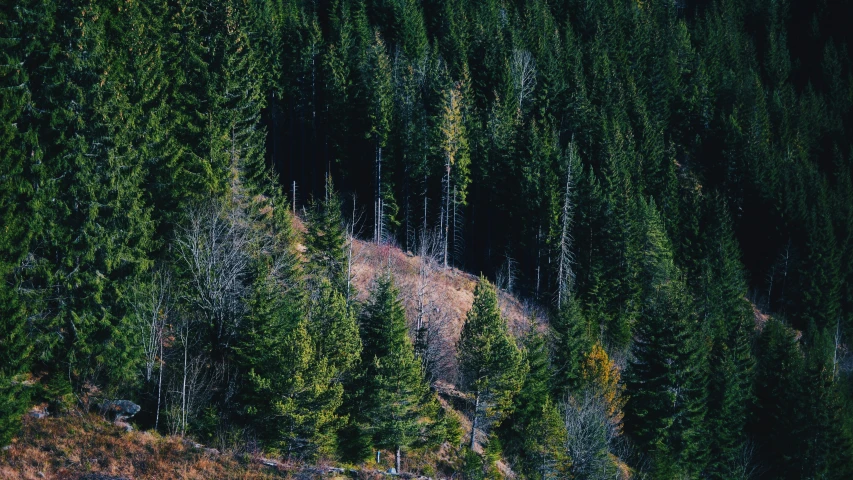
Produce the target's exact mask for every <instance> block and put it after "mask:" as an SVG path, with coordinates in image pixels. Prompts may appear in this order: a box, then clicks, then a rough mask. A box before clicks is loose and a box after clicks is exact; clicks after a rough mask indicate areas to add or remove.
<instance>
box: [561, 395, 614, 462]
mask: <svg viewBox="0 0 853 480" xmlns="http://www.w3.org/2000/svg"><path fill="white" fill-rule="evenodd" d="M563 418H564V422H565V426H566V432H567V433H568V437H567V441H566V452H567V453H568V454H569V456H570V458H571V459H572V471H573V472H574V473H575V475H576V476H577V477H578V478H588V479H612V478H619V477H618V475H619V470H618V469H617V466H616V465H615V463H614V461H613V460H612V458H611V456H610V453H611V452H612V450H613V449H614V447H615V446H616V441H617V439H618V437H619V425H618V424H617V423H616V422H614V421H613V419H612V417H611V415H610V414H609V413H608V406H607V402H606V401H605V400H604V398H603V397H602V396H601V395H599V394H597V392H595V391H594V390H593V389H587V390H584V391H582V392H580V393H578V394H576V395H570V396H569V397H568V398H567V399H566V401H565V402H563Z"/></svg>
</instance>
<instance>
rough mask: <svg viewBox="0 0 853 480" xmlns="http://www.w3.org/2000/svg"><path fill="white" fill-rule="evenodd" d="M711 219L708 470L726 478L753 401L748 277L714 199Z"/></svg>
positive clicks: (706, 305)
mask: <svg viewBox="0 0 853 480" xmlns="http://www.w3.org/2000/svg"><path fill="white" fill-rule="evenodd" d="M713 207H714V211H713V212H712V220H711V221H710V222H708V223H709V224H710V225H715V227H713V228H712V229H711V231H710V232H708V235H707V237H706V238H707V240H706V241H707V247H706V250H707V252H708V253H707V254H706V255H707V258H706V259H705V261H704V265H705V267H704V268H705V273H704V275H703V276H702V279H701V283H702V288H703V295H702V296H701V297H700V302H699V305H698V306H699V308H700V313H701V315H702V316H703V317H704V323H705V328H706V330H707V331H708V335H709V337H710V339H711V341H712V342H713V344H712V346H711V350H710V352H709V359H708V360H709V379H710V382H709V390H708V419H707V421H708V430H709V433H710V435H711V437H712V438H713V439H714V440H713V441H711V442H710V443H709V446H710V452H709V453H710V462H711V464H710V465H709V467H710V470H711V471H712V472H714V473H713V474H714V475H719V476H720V477H721V478H727V477H728V476H730V475H734V474H735V473H734V472H732V471H731V470H730V467H731V465H733V464H735V459H736V457H737V456H738V455H739V454H740V453H741V452H742V451H743V448H744V447H745V444H744V442H745V428H746V422H747V415H748V411H749V404H750V402H751V401H752V382H753V372H754V359H753V357H752V351H751V343H752V332H753V330H754V314H753V312H752V309H751V308H750V305H749V303H748V302H747V300H746V299H745V295H746V282H745V281H744V278H743V272H742V267H741V265H740V262H739V258H738V257H739V254H740V250H739V248H738V245H737V243H736V241H735V239H734V236H733V234H732V231H731V225H730V222H729V221H728V220H727V217H726V216H725V212H724V210H723V208H722V207H723V205H722V204H721V203H719V202H717V203H716V204H715V205H714V206H713Z"/></svg>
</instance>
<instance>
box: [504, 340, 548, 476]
mask: <svg viewBox="0 0 853 480" xmlns="http://www.w3.org/2000/svg"><path fill="white" fill-rule="evenodd" d="M523 347H524V348H523V350H522V352H523V355H524V359H525V361H526V363H527V364H528V366H529V372H528V373H527V375H526V376H525V378H524V384H522V386H521V390H519V392H518V394H517V395H516V396H515V398H513V407H512V413H511V414H510V415H509V416H508V417H507V418H506V420H504V421H503V422H502V423H501V425H500V427H499V428H498V430H497V431H496V433H497V434H498V436H499V437H500V438H501V445H502V446H503V454H504V456H505V457H508V458H513V457H520V458H519V460H520V461H521V462H522V463H521V464H520V467H523V468H525V469H529V471H534V470H536V468H538V467H533V465H535V464H536V461H534V460H533V457H532V456H533V452H532V451H531V450H530V448H528V446H527V445H526V443H525V438H527V436H528V435H529V434H530V430H529V429H530V428H531V427H532V426H533V425H534V424H535V423H536V421H537V419H538V417H539V416H540V415H542V409H543V405H544V404H545V403H546V402H550V395H549V393H550V389H551V385H550V383H551V372H550V370H551V369H550V367H551V365H550V362H549V361H548V353H549V352H548V345H547V343H546V337H545V336H544V335H542V334H540V333H538V332H536V330H535V327H533V328H531V331H530V332H528V333H527V335H526V336H525V337H524V345H523ZM551 407H553V405H551Z"/></svg>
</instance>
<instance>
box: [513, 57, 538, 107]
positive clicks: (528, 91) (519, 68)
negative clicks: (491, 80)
mask: <svg viewBox="0 0 853 480" xmlns="http://www.w3.org/2000/svg"><path fill="white" fill-rule="evenodd" d="M510 72H511V73H512V82H513V87H514V88H515V96H516V99H517V101H518V110H519V112H520V111H521V109H522V107H524V102H525V101H526V100H527V99H528V98H529V97H530V96H531V95H533V89H534V87H536V61H535V60H534V59H533V55H532V54H531V53H530V52H529V51H527V50H521V49H518V48H516V49H513V51H512V60H511V63H510Z"/></svg>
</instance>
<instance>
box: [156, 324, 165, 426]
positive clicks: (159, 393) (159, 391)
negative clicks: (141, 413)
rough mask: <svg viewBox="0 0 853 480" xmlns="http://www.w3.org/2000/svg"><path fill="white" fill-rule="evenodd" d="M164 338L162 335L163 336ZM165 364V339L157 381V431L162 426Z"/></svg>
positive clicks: (161, 345) (161, 349)
mask: <svg viewBox="0 0 853 480" xmlns="http://www.w3.org/2000/svg"><path fill="white" fill-rule="evenodd" d="M161 337H162V334H161ZM164 364H165V362H164V361H163V339H162V338H161V339H160V372H159V377H160V378H158V379H157V413H156V415H155V417H154V430H155V431H156V430H157V427H158V426H159V425H160V399H161V398H162V396H163V366H164Z"/></svg>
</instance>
